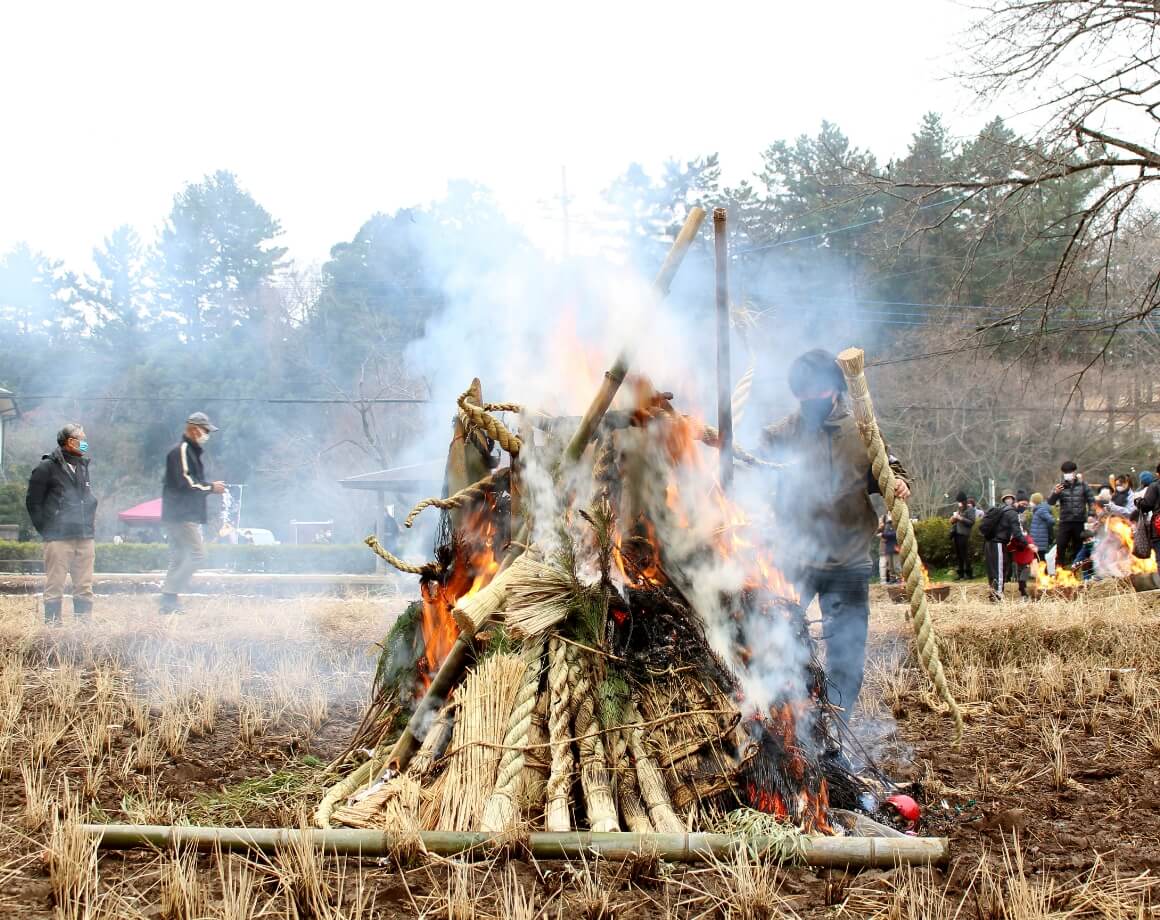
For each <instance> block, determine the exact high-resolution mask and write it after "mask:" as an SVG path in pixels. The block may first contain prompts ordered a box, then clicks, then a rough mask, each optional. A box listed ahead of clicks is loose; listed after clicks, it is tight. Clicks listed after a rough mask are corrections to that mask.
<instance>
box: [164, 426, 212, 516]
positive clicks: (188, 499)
mask: <svg viewBox="0 0 1160 920" xmlns="http://www.w3.org/2000/svg"><path fill="white" fill-rule="evenodd" d="M211 492H213V484H212V483H210V482H207V481H206V478H205V468H204V467H203V466H202V462H201V446H200V445H198V444H197V443H196V442H195V441H191V440H190V439H189V438H187V437H184V436H183V437H182V439H181V443H180V444H178V445H177V446H176V447H175V448H173V450H171V451H170V452H169V455H168V456H167V457H166V458H165V482H164V484H163V485H162V488H161V520H163V521H167V522H169V523H174V524H204V523H205V522H206V511H205V498H206V496H207V495H209V494H210V493H211Z"/></svg>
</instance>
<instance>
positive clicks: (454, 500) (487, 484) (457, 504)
mask: <svg viewBox="0 0 1160 920" xmlns="http://www.w3.org/2000/svg"><path fill="white" fill-rule="evenodd" d="M509 473H511V467H506V466H505V467H503V468H502V469H498V470H494V471H493V472H491V473H488V474H487V475H486V476H484V477H483V478H482V479H481V480H479V481H478V482H473V483H472V484H471V485H469V486H465V487H464V488H462V489H460V490H459V491H458V492H456V493H455V494H454V495H449V496H447V498H425V499H423V500H422V501H421V502H419V504H417V505H416V506H415V507H414V508H412V509H411V513H410V514H408V515H407V519H406V520H405V521H403V526H404V527H410V526H411V525H412V524H414V523H415V518H417V517H418V516H419V515H420V514H422V513H423V510H424V509H425V508H439V509H441V510H443V511H450V510H451V509H453V508H462V507H463V506H464V505H465V504H467V503H468V502H469V501H478V500H480V499H482V498H484V497H485V496H486V495H487V493H488V491H489V490H490V489H492V488H494V487H495V486H496V485H497V484H498V483H499V482H500V481H501V480H503V479H504V478H505V477H506V476H507V475H508V474H509Z"/></svg>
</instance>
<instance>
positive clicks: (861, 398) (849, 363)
mask: <svg viewBox="0 0 1160 920" xmlns="http://www.w3.org/2000/svg"><path fill="white" fill-rule="evenodd" d="M838 366H839V367H841V369H842V373H843V374H844V375H845V377H846V385H847V387H848V389H849V392H850V402H851V405H852V407H853V409H854V417H855V419H856V420H857V422H858V431H859V433H860V434H861V435H862V441H863V443H865V445H866V452H867V454H868V455H869V457H870V467H871V471H872V472H873V473H874V479H875V480H876V481H877V483H878V491H879V492H881V493H882V498H883V499H884V500H885V502H886V508H887V510H888V511H889V512H890V517H891V519H892V520H893V521H894V529H895V531H896V532H897V534H898V553H899V556H900V557H901V559H902V575H903V578H904V579H905V581H906V598H907V601H908V602H909V604H910V620H911V622H912V623H913V624H914V635H915V639H916V642H917V645H918V660H919V662H920V663H921V664H922V669H923V671H925V672H926V676H927V677H928V678H929V679H930V682H931V683H932V684H933V685H934V688H935V690H936V691H937V693H938V695H939V697H940V698H941V699H942V701H943V702H944V703H946V704H947V707H948V708H949V709H950V713H951V717H952V718H953V719H954V720H955V743H956V744H957V743H958V742H959V741H960V740H961V739H962V737H963V713H962V711H961V710H960V709H959V704H958V703H957V702H955V698H954V695H953V694H952V693H951V688H950V686H949V685H948V684H947V677H946V673H945V672H944V671H943V666H942V661H941V660H940V659H939V653H938V636H937V635H936V634H935V629H934V623H933V622H932V620H931V616H930V610H929V609H928V608H927V601H926V584H925V579H924V578H923V574H922V560H921V559H920V558H919V555H918V540H917V538H916V537H915V534H914V527H913V526H912V524H911V521H910V508H909V507H908V506H907V504H906V502H905V501H904V500H903V499H901V498H899V497H898V496H897V495H895V494H894V488H895V483H896V482H897V480H896V479H895V477H894V470H892V469H891V468H890V452H889V451H888V450H887V449H886V442H885V441H883V439H882V432H881V431H880V430H879V428H878V422H877V420H876V419H875V417H874V403H873V401H872V400H871V399H870V388H869V385H868V384H867V382H866V374H865V373H864V372H863V353H862V350H861V349H859V348H848V349H846V350H845V351H843V352H842V353H841V354H840V355H839V356H838Z"/></svg>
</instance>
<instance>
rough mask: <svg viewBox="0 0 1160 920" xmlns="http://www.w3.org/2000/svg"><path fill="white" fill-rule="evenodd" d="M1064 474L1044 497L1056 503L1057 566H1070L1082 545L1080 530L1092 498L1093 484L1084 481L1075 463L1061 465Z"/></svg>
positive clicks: (1069, 461)
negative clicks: (1057, 518)
mask: <svg viewBox="0 0 1160 920" xmlns="http://www.w3.org/2000/svg"><path fill="white" fill-rule="evenodd" d="M1059 469H1060V472H1061V473H1062V474H1063V476H1062V479H1061V481H1060V482H1057V483H1056V484H1055V488H1054V489H1052V490H1051V494H1050V495H1049V496H1047V504H1049V505H1059V528H1058V529H1057V530H1056V534H1055V545H1056V546H1057V547H1058V551H1057V554H1056V560H1055V562H1056V565H1070V564H1071V561H1072V559H1074V558H1075V554H1076V553H1078V552H1079V548H1080V547H1081V546H1083V531H1084V528H1085V527H1086V526H1087V519H1088V509H1089V508H1091V504H1092V502H1093V501H1095V493H1093V492H1092V487H1091V486H1089V485H1088V484H1087V483H1086V482H1084V481H1083V476H1081V475H1080V474H1079V471H1078V469H1077V468H1076V465H1075V464H1074V463H1073V462H1072V461H1071V460H1067V461H1065V462H1064V463H1063V465H1062V466H1060V468H1059Z"/></svg>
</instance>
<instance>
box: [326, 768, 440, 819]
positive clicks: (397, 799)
mask: <svg viewBox="0 0 1160 920" xmlns="http://www.w3.org/2000/svg"><path fill="white" fill-rule="evenodd" d="M419 798H420V786H419V781H418V780H417V779H415V777H413V776H410V775H408V774H406V773H404V774H402V775H401V776H395V777H392V778H391V779H389V780H387V781H386V782H385V783H382V784H381V785H380V786H379V788H377V789H376V790H375V791H374V792H372V793H371V794H370V795H368V796H366V797H365V798H362V799H360V800H359V801H358V802H357V803H355V804H353V805H341V806H339V807H338V808H336V809H335V810H334V814H333V818H334V820H335V821H337V822H339V823H341V824H345V825H346V826H347V827H362V828H368V829H370V828H379V829H381V830H387V831H394V832H396V833H401V834H409V833H414V832H418V831H419V830H421V829H422V828H421V826H420V823H419Z"/></svg>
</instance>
